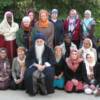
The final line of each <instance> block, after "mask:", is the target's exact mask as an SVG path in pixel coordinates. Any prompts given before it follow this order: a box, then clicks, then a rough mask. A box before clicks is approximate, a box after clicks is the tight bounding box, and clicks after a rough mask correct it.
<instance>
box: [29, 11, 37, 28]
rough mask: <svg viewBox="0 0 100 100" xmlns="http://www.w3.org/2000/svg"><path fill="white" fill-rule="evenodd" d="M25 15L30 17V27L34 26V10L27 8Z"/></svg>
mask: <svg viewBox="0 0 100 100" xmlns="http://www.w3.org/2000/svg"><path fill="white" fill-rule="evenodd" d="M27 16H29V17H30V19H31V27H34V24H35V22H36V21H35V12H34V11H33V10H32V9H29V10H28V11H27Z"/></svg>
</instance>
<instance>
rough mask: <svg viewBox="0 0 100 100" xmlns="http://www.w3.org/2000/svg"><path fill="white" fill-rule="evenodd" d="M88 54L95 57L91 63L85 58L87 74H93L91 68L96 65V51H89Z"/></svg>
mask: <svg viewBox="0 0 100 100" xmlns="http://www.w3.org/2000/svg"><path fill="white" fill-rule="evenodd" d="M87 55H90V56H91V57H92V58H93V59H94V60H93V62H91V63H89V62H88V61H87V59H86V60H85V64H86V71H87V75H91V70H90V69H91V68H92V69H93V68H94V67H95V64H96V59H95V55H94V53H93V52H92V51H91V52H88V53H87ZM92 73H93V72H92Z"/></svg>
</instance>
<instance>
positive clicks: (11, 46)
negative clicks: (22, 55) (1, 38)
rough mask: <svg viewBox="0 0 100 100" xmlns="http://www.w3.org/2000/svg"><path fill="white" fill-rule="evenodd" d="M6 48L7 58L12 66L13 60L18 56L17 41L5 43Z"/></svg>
mask: <svg viewBox="0 0 100 100" xmlns="http://www.w3.org/2000/svg"><path fill="white" fill-rule="evenodd" d="M5 47H6V49H7V56H8V58H9V61H10V63H11V64H12V60H13V58H14V57H16V55H17V51H16V49H17V45H16V40H13V41H5Z"/></svg>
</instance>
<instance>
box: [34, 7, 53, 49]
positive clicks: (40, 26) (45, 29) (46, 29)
mask: <svg viewBox="0 0 100 100" xmlns="http://www.w3.org/2000/svg"><path fill="white" fill-rule="evenodd" d="M34 30H35V33H36V32H42V33H44V34H45V35H46V37H47V41H46V43H47V45H48V46H49V47H50V48H53V39H54V25H53V23H52V22H50V21H49V20H48V12H47V10H44V9H42V10H40V12H39V20H38V21H37V23H36V24H35V27H34Z"/></svg>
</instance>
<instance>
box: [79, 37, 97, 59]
mask: <svg viewBox="0 0 100 100" xmlns="http://www.w3.org/2000/svg"><path fill="white" fill-rule="evenodd" d="M79 52H80V55H81V57H83V60H86V54H87V53H88V52H93V53H94V55H95V59H96V60H97V52H96V49H95V48H93V44H92V40H91V39H89V38H85V39H84V41H83V46H82V48H80V50H79Z"/></svg>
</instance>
